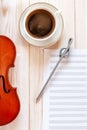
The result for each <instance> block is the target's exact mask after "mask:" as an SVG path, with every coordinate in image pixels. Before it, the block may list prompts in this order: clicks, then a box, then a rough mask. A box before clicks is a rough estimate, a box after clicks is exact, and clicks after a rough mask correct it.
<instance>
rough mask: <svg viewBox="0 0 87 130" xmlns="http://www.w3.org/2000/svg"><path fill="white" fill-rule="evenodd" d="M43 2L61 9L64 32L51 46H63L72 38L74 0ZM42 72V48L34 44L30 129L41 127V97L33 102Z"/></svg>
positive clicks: (39, 87)
mask: <svg viewBox="0 0 87 130" xmlns="http://www.w3.org/2000/svg"><path fill="white" fill-rule="evenodd" d="M34 2H39V1H38V0H34V1H32V0H30V4H33V3H34ZM44 2H48V3H50V4H51V3H52V4H53V5H54V6H55V5H58V8H60V9H62V15H63V17H64V22H65V27H64V32H63V35H62V38H61V40H60V42H59V43H57V46H55V47H52V48H60V47H62V46H63V47H64V46H65V45H66V44H67V41H68V39H69V38H70V37H73V38H74V0H71V1H67V0H64V1H61V0H59V1H55V2H53V1H51V0H49V1H48V0H44ZM67 5H68V6H69V7H70V11H68V10H67ZM69 17H70V18H69ZM67 26H68V27H67ZM58 44H59V45H58ZM73 46H74V43H73ZM42 72H43V50H41V49H39V48H37V47H34V46H30V130H35V129H36V130H41V129H42V99H41V100H40V102H39V103H38V104H36V103H35V97H36V95H37V93H38V92H39V91H40V90H41V85H40V84H42V83H41V82H42V77H43V76H42V75H43V74H42Z"/></svg>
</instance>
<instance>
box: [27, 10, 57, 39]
mask: <svg viewBox="0 0 87 130" xmlns="http://www.w3.org/2000/svg"><path fill="white" fill-rule="evenodd" d="M25 28H26V31H27V33H28V34H29V35H30V36H31V37H33V38H40V39H41V38H46V37H48V36H50V35H51V34H52V33H53V31H54V29H55V19H54V16H53V15H52V14H51V13H50V12H49V11H47V10H44V9H37V10H34V11H32V12H31V13H30V14H29V15H28V16H27V18H26V21H25Z"/></svg>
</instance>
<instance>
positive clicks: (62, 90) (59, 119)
mask: <svg viewBox="0 0 87 130" xmlns="http://www.w3.org/2000/svg"><path fill="white" fill-rule="evenodd" d="M58 55H59V50H58V49H57V50H52V49H51V50H50V49H46V50H45V52H44V72H45V73H44V82H45V81H46V79H47V77H48V75H49V74H50V72H51V71H52V69H53V67H54V65H55V64H56V62H57V61H58V58H59V56H58ZM48 85H49V86H48V89H47V90H46V92H45V94H44V96H43V130H87V51H86V50H79V49H71V50H70V56H69V57H66V58H64V59H63V60H62V62H61V63H60V65H59V67H58V68H57V70H56V72H55V75H54V76H53V77H52V79H51V80H50V82H49V84H48Z"/></svg>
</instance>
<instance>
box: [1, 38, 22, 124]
mask: <svg viewBox="0 0 87 130" xmlns="http://www.w3.org/2000/svg"><path fill="white" fill-rule="evenodd" d="M15 57H16V48H15V46H14V43H13V42H12V41H11V40H10V39H9V38H7V37H5V36H0V126H2V125H6V124H8V123H10V122H11V121H13V120H14V119H15V118H16V116H17V115H18V113H19V110H20V102H19V98H18V95H17V89H16V88H13V87H12V86H11V84H10V82H9V79H8V72H9V69H10V67H14V61H15Z"/></svg>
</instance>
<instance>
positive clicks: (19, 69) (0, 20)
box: [0, 0, 29, 130]
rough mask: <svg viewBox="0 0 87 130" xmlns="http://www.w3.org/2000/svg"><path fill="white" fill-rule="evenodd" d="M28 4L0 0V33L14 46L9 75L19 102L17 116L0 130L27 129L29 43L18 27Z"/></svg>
mask: <svg viewBox="0 0 87 130" xmlns="http://www.w3.org/2000/svg"><path fill="white" fill-rule="evenodd" d="M28 5H29V0H26V2H24V1H22V0H20V1H17V0H16V1H12V0H9V2H8V1H6V0H3V1H2V0H0V34H2V35H6V36H8V37H9V38H11V39H12V40H13V42H14V43H15V46H16V50H17V57H16V61H15V68H14V69H11V70H10V71H9V77H10V82H11V83H12V85H13V86H14V87H17V91H18V95H19V98H20V103H21V109H20V113H19V115H18V116H17V118H16V119H15V120H14V121H13V122H11V123H10V124H8V125H6V126H3V127H0V130H9V129H11V130H21V129H23V130H28V129H29V45H28V44H27V43H26V42H25V41H24V40H23V39H22V37H21V35H20V33H19V27H18V25H19V17H20V14H21V13H22V11H23V10H24V9H25V8H26V7H27V6H28Z"/></svg>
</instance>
